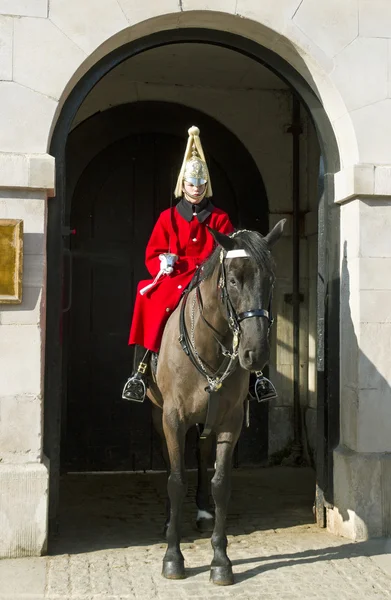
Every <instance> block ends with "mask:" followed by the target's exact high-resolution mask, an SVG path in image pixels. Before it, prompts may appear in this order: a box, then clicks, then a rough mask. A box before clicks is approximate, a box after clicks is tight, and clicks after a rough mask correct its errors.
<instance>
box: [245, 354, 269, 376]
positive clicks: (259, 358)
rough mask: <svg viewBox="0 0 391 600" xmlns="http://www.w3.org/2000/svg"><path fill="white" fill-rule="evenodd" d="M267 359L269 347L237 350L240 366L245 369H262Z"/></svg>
mask: <svg viewBox="0 0 391 600" xmlns="http://www.w3.org/2000/svg"><path fill="white" fill-rule="evenodd" d="M268 361H269V349H260V350H258V349H257V350H249V349H245V350H243V352H240V351H239V362H240V366H241V367H242V368H243V369H247V371H262V369H263V368H264V366H265V365H266V363H267V362H268Z"/></svg>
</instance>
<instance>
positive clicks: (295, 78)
mask: <svg viewBox="0 0 391 600" xmlns="http://www.w3.org/2000/svg"><path fill="white" fill-rule="evenodd" d="M186 41H189V42H192V43H194V42H196V43H204V44H205V43H208V44H218V45H221V46H226V47H228V48H230V49H234V50H235V51H237V52H242V53H245V54H246V55H247V56H251V58H253V59H254V60H259V61H261V62H262V63H263V64H267V65H268V66H270V68H272V69H273V70H274V71H275V72H276V73H278V74H279V76H281V77H283V78H284V79H285V81H287V82H288V83H289V84H290V85H291V86H292V87H294V89H295V93H297V94H299V96H300V98H301V100H302V101H303V102H304V103H305V105H306V106H307V108H308V110H309V112H310V114H311V115H312V116H313V118H314V121H316V125H317V128H318V131H319V132H320V143H321V146H322V150H323V153H324V160H325V165H326V176H325V182H326V187H325V190H326V191H325V193H324V194H323V195H322V198H321V204H320V209H321V210H320V217H321V222H320V229H321V231H322V232H323V236H322V237H321V242H320V262H319V266H320V269H321V270H322V280H323V281H324V282H325V288H324V289H323V290H322V289H321V290H320V293H321V296H320V299H319V305H320V306H322V304H323V305H324V301H323V300H322V294H324V295H326V293H327V294H328V298H329V303H328V306H327V315H326V319H324V318H323V309H322V311H321V312H320V315H319V326H320V327H324V330H323V331H322V336H321V337H322V339H323V340H324V346H320V347H319V348H318V361H319V365H320V368H319V369H318V378H319V380H318V389H319V393H320V394H322V395H323V397H324V398H325V401H324V403H322V404H321V405H322V407H325V406H327V408H328V398H329V397H330V398H332V399H333V410H332V411H327V412H326V411H324V412H322V413H321V414H320V415H319V416H320V418H319V422H318V427H319V428H320V429H322V430H323V434H322V436H320V439H321V440H322V442H321V444H320V447H319V449H318V461H319V465H318V483H319V485H318V505H319V515H320V520H322V519H323V518H324V514H323V513H324V497H323V495H324V493H326V494H327V497H328V498H331V497H332V463H331V461H330V460H329V458H330V452H329V450H330V444H334V441H335V438H336V436H338V428H337V427H335V423H336V419H337V413H338V397H339V396H338V378H337V377H336V378H334V379H333V381H332V382H331V383H330V384H329V385H328V386H327V389H326V387H324V382H325V381H326V380H327V373H328V371H329V369H332V370H333V371H334V372H338V358H339V357H338V354H335V353H334V354H333V355H331V354H330V353H328V352H327V347H328V344H329V343H330V342H329V340H330V337H331V336H337V337H338V336H339V334H338V319H336V318H335V315H336V314H337V313H338V310H339V274H338V265H339V256H338V248H339V247H338V246H337V245H336V244H335V243H333V241H332V240H334V239H336V238H337V237H338V231H339V229H338V227H339V225H338V224H339V216H338V208H337V207H336V206H333V200H334V198H333V194H332V189H331V188H330V187H329V185H328V183H329V181H330V180H331V178H332V176H333V173H334V171H335V170H337V169H338V151H337V146H336V142H335V138H334V134H333V131H332V128H331V125H330V123H329V121H328V119H327V117H326V115H325V112H324V109H323V108H322V107H321V105H320V102H319V100H318V98H317V97H316V95H315V94H314V91H313V90H312V89H311V88H310V86H309V85H308V84H307V83H306V81H305V80H304V79H303V78H302V77H301V76H300V75H298V74H297V72H295V70H294V69H292V67H291V66H290V65H288V64H287V63H286V62H285V61H284V60H282V59H281V57H279V56H278V55H276V54H275V53H272V52H270V51H269V50H266V49H265V48H262V47H261V46H259V44H256V43H254V42H252V41H250V40H246V39H244V38H242V37H239V36H237V35H234V34H229V33H222V32H219V31H215V30H206V29H183V30H174V31H164V32H159V33H157V34H152V35H150V36H148V37H146V38H143V39H141V40H135V41H134V42H130V43H128V44H125V45H124V46H122V47H120V48H118V49H117V50H115V51H113V52H112V53H111V54H109V55H107V56H105V57H104V58H102V59H101V60H100V62H99V63H98V64H97V65H96V66H95V67H93V68H92V69H91V70H90V71H89V72H88V73H87V74H86V75H85V76H84V77H83V78H82V79H81V80H80V81H79V82H78V84H77V85H76V86H75V88H74V89H73V90H72V92H71V93H70V95H69V97H68V99H67V101H66V102H65V104H64V106H63V109H62V111H61V115H60V117H59V119H58V121H57V123H56V127H55V130H54V133H53V138H52V144H51V150H50V151H51V153H52V154H53V155H54V156H55V157H56V163H57V187H56V189H57V192H56V193H57V196H56V200H54V201H52V202H51V204H50V206H49V215H48V218H49V222H48V272H49V278H48V287H47V293H48V302H47V305H48V311H47V331H48V332H53V331H56V330H58V326H59V320H60V314H61V300H62V299H61V279H60V278H61V266H60V265H61V253H62V243H61V234H62V235H63V236H67V234H68V231H67V229H66V227H67V223H66V222H64V220H63V215H64V207H65V204H64V203H65V197H66V189H65V140H66V138H67V135H68V132H69V128H70V125H71V123H72V120H73V117H74V115H75V114H76V111H77V109H78V107H79V106H80V104H81V102H82V101H83V99H84V98H85V97H86V95H87V94H88V92H89V90H91V88H92V86H93V85H94V84H95V83H96V82H97V81H98V80H99V79H100V78H101V77H103V76H104V74H105V73H107V72H108V71H109V70H110V69H112V68H113V67H114V66H115V65H116V64H119V63H120V62H121V61H122V60H125V59H126V58H129V57H131V56H132V55H133V54H137V53H139V52H143V51H146V50H147V49H149V48H154V47H158V46H159V45H164V44H172V43H175V42H181V43H183V42H186ZM63 227H65V229H63ZM326 246H331V247H332V248H333V249H334V255H333V256H331V257H330V255H329V256H328V257H327V260H326ZM327 281H329V282H330V285H328V286H327ZM326 289H327V291H326ZM324 324H326V325H324ZM46 357H47V365H49V364H50V369H47V370H46V389H45V397H46V398H47V399H48V398H50V404H49V403H48V402H47V408H46V410H45V416H46V421H45V452H46V453H47V454H48V456H49V457H50V460H51V464H52V480H51V486H52V487H51V489H52V492H51V502H52V515H53V514H54V513H55V505H56V502H57V496H56V492H55V490H56V489H57V485H58V466H59V464H58V447H59V431H58V428H57V429H56V424H58V423H59V411H60V406H61V397H60V383H59V382H60V381H61V346H60V343H59V341H58V340H56V339H55V338H53V337H50V336H48V337H47V342H46ZM325 357H327V360H328V363H326V364H325ZM330 414H331V415H332V418H333V419H334V421H333V423H332V427H330V423H329V422H328V419H329V415H330ZM57 427H58V426H57ZM331 430H332V432H333V436H334V437H333V439H332V440H331V438H329V431H331ZM325 432H326V433H325Z"/></svg>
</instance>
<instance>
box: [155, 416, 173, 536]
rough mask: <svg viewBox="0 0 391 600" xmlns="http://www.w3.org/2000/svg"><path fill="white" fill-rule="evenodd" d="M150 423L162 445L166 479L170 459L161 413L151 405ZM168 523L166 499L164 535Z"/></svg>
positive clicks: (168, 508)
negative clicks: (151, 422)
mask: <svg viewBox="0 0 391 600" xmlns="http://www.w3.org/2000/svg"><path fill="white" fill-rule="evenodd" d="M152 421H153V425H154V427H155V431H156V432H157V434H158V435H159V438H160V441H161V444H162V454H163V460H164V464H165V466H166V471H167V477H168V476H169V475H170V458H169V456H168V450H167V443H166V438H165V436H164V431H163V411H162V409H161V408H159V407H158V406H155V405H154V404H153V405H152ZM169 522H170V499H169V498H167V503H166V522H165V523H164V530H163V533H164V535H165V534H166V533H167V527H168V523H169Z"/></svg>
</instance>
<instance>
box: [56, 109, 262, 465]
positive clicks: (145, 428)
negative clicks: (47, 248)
mask: <svg viewBox="0 0 391 600" xmlns="http://www.w3.org/2000/svg"><path fill="white" fill-rule="evenodd" d="M141 104H142V106H140V105H141ZM106 112H107V114H106V113H103V114H102V115H101V116H97V117H93V118H92V119H90V120H89V121H88V122H87V123H86V124H81V125H80V126H79V127H78V128H77V129H76V130H75V131H74V132H73V133H72V134H71V135H70V140H69V144H68V171H67V173H68V189H69V190H72V193H71V194H70V198H69V203H68V213H69V224H70V230H71V232H73V234H71V235H70V236H69V240H68V247H69V256H70V265H71V269H70V270H68V273H69V274H71V275H72V276H71V277H68V278H67V282H66V293H65V296H66V302H65V304H67V305H68V306H66V308H69V310H67V311H66V312H65V313H64V322H63V336H64V353H63V357H64V380H65V385H64V388H63V389H64V396H65V397H64V402H63V415H62V428H63V431H62V469H63V471H64V470H66V471H84V470H93V471H113V470H126V471H132V470H133V471H134V470H136V471H140V470H141V471H145V470H150V469H155V470H156V469H163V468H164V464H163V462H162V458H161V454H160V443H159V440H158V439H157V437H156V434H155V433H154V430H153V426H152V422H151V406H150V403H149V402H145V403H144V404H142V405H138V404H135V403H127V402H125V401H123V400H122V399H121V389H122V385H123V383H124V381H125V379H126V377H127V376H128V374H129V372H130V369H131V364H132V350H131V348H129V347H128V346H127V338H128V332H129V324H130V319H131V315H132V307H133V301H134V295H135V292H136V286H137V282H138V281H139V280H140V279H143V278H145V277H147V276H148V274H147V272H146V269H145V267H144V251H145V246H146V243H147V240H148V238H149V235H150V233H151V231H152V228H153V225H154V223H155V222H156V219H157V216H158V214H159V213H160V212H161V211H162V210H164V209H165V208H168V207H169V206H170V202H171V201H172V200H171V199H172V190H173V188H174V186H175V182H176V176H177V173H178V171H179V168H180V164H181V161H182V157H183V151H184V145H185V141H186V130H187V128H188V127H189V126H190V125H191V124H193V123H195V124H197V125H199V126H200V128H201V134H202V138H203V142H204V145H205V148H206V149H207V151H208V162H209V165H210V171H211V178H212V181H213V188H214V198H213V201H214V202H215V204H216V205H217V206H220V207H221V208H223V209H225V210H227V212H228V213H229V214H230V216H231V219H232V221H233V222H234V224H235V225H236V226H239V227H243V226H246V225H250V223H251V225H250V226H251V228H252V229H254V228H255V226H257V228H258V229H259V230H260V231H262V232H264V230H265V227H267V200H266V195H265V192H264V187H263V183H262V179H261V177H260V175H259V172H258V171H257V169H256V167H255V165H254V163H253V161H252V159H251V157H250V155H249V154H248V152H247V151H246V150H245V148H244V147H243V146H242V145H241V144H240V142H238V140H237V139H236V138H234V136H232V134H229V133H228V132H226V130H225V129H224V128H223V127H222V126H221V125H219V124H218V123H216V122H215V121H214V120H212V119H210V118H208V117H205V115H201V114H198V113H196V111H193V110H190V109H185V108H184V107H181V106H174V107H173V106H171V105H166V104H164V103H140V104H135V105H131V106H126V107H124V106H121V107H118V108H117V109H112V110H110V111H106ZM129 117H130V118H129ZM121 120H122V123H123V124H124V123H126V126H124V127H123V129H121V127H120V123H121ZM94 121H95V123H94ZM131 122H134V123H137V128H136V131H133V132H132V127H130V131H129V130H128V131H126V129H127V128H129V123H131ZM110 123H111V126H110ZM154 123H155V126H154ZM158 123H164V124H165V129H164V130H163V131H161V130H159V129H160V128H159V127H158V125H157V124H158ZM98 124H99V125H98ZM143 124H144V127H143ZM170 125H171V126H170ZM116 128H118V137H119V139H117V140H116V141H113V132H114V131H115V130H116ZM154 129H155V130H154ZM92 130H93V131H94V135H95V136H97V135H98V138H99V142H98V143H97V144H95V145H94V146H92V145H91V136H90V135H89V131H90V132H91V131H92ZM99 131H100V135H99ZM204 131H205V134H206V135H204ZM108 132H109V133H108ZM208 138H209V139H210V141H211V143H210V144H208V141H209V140H208ZM232 140H234V142H232ZM76 147H77V152H74V151H73V150H74V149H75V148H76ZM99 147H100V150H99V151H98V152H97V148H99ZM83 150H84V151H83ZM86 153H87V156H86ZM88 153H89V156H90V157H91V159H90V161H89V162H88V164H87V158H88ZM78 157H79V158H78ZM228 157H229V158H228ZM83 162H84V167H83V169H80V163H83ZM78 171H79V173H78ZM77 173H78V175H76V174H77ZM252 190H257V194H256V195H255V194H254V193H252ZM251 413H252V415H251V427H250V429H248V430H244V432H243V435H242V437H241V440H240V442H239V446H238V449H237V452H236V463H237V465H248V464H261V463H262V462H263V461H264V460H266V459H267V447H268V439H267V429H268V428H267V420H268V419H267V406H265V405H257V404H256V403H252V406H251ZM187 464H188V466H189V467H193V466H195V455H194V452H193V450H192V448H191V445H190V444H189V450H188V456H187Z"/></svg>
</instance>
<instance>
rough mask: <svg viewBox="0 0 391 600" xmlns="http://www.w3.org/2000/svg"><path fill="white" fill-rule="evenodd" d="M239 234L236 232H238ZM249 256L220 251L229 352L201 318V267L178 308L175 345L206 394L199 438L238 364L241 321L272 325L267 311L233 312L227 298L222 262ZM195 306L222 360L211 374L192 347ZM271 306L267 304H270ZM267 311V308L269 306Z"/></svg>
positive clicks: (205, 433)
mask: <svg viewBox="0 0 391 600" xmlns="http://www.w3.org/2000/svg"><path fill="white" fill-rule="evenodd" d="M238 233H239V232H238ZM248 256H249V255H248V254H247V252H245V250H241V249H239V250H231V251H228V252H227V251H225V250H224V249H221V252H220V275H219V286H218V287H219V288H220V290H221V301H222V302H223V305H224V307H225V310H226V314H227V321H228V327H229V329H230V331H231V333H232V350H229V349H227V348H226V347H225V346H224V345H223V343H222V342H221V341H220V340H219V339H218V337H217V336H216V334H218V335H221V334H220V333H219V331H217V329H215V327H213V325H212V324H211V323H209V322H208V321H207V319H206V318H205V316H204V315H203V301H202V295H201V290H200V284H201V283H202V281H203V280H202V279H201V274H202V267H200V268H199V269H197V271H196V273H195V274H194V277H193V279H192V281H191V283H190V285H189V287H188V288H187V289H186V290H185V292H184V295H183V298H182V301H181V307H180V316H179V333H180V335H179V342H180V344H181V347H182V349H183V351H184V352H185V354H186V355H187V356H188V357H189V359H190V361H191V362H192V364H193V365H194V367H195V368H196V369H197V371H198V372H199V373H200V374H201V375H202V376H203V377H205V378H206V380H207V382H208V385H207V386H206V387H205V391H206V392H208V393H209V402H208V413H207V417H206V421H205V425H204V428H203V431H202V434H201V438H202V439H205V438H206V437H207V436H208V435H209V433H210V432H211V431H212V427H213V424H214V422H215V418H216V416H217V411H218V402H217V399H218V394H217V392H219V390H220V389H221V387H222V384H223V382H224V381H225V379H227V378H228V377H229V376H230V375H232V373H233V372H234V371H235V369H236V367H237V365H238V353H239V344H240V335H241V329H240V323H241V322H242V321H243V320H244V319H249V318H252V317H263V318H265V319H267V320H268V322H269V330H270V327H271V326H272V324H273V319H272V317H271V310H266V309H263V308H257V309H252V310H248V311H244V312H242V313H239V314H238V313H236V311H235V308H234V306H233V304H232V301H231V298H230V296H229V293H228V289H227V276H226V270H225V259H227V258H238V257H248ZM194 289H195V294H194V298H193V303H192V307H191V311H190V334H189V331H188V329H187V326H186V320H185V310H186V304H187V301H188V297H189V294H190V292H191V291H192V290H194ZM196 305H197V306H198V311H199V314H200V316H201V319H202V321H203V322H204V323H205V324H206V326H207V327H208V328H209V329H210V330H211V332H212V336H213V338H214V339H215V341H216V342H217V344H218V345H219V346H220V349H221V352H222V354H223V356H224V359H223V361H222V363H221V365H220V366H219V368H218V369H217V370H216V371H215V372H214V373H213V372H212V369H211V368H210V366H209V365H207V364H206V363H205V361H203V360H202V359H201V357H200V355H199V353H198V351H197V348H196V345H195V308H196ZM270 305H271V303H270ZM269 308H270V307H269Z"/></svg>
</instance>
